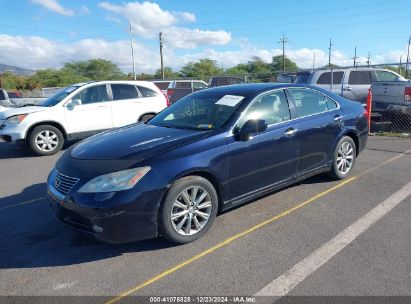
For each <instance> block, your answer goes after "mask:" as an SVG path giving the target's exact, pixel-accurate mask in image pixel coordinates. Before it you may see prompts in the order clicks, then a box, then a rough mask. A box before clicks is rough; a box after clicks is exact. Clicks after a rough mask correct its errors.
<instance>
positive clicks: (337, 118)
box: [334, 115, 343, 121]
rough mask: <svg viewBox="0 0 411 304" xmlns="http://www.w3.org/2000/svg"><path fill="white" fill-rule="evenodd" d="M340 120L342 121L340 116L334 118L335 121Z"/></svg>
mask: <svg viewBox="0 0 411 304" xmlns="http://www.w3.org/2000/svg"><path fill="white" fill-rule="evenodd" d="M342 119H343V117H342V116H341V115H336V116H334V120H335V121H341V120H342Z"/></svg>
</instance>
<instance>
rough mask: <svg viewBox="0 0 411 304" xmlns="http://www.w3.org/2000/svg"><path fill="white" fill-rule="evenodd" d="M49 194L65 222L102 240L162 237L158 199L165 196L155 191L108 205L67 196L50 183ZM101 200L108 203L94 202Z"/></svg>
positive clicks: (115, 241)
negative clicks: (98, 206)
mask: <svg viewBox="0 0 411 304" xmlns="http://www.w3.org/2000/svg"><path fill="white" fill-rule="evenodd" d="M47 194H48V198H49V203H50V206H51V208H52V210H53V212H54V214H55V215H56V217H57V218H58V219H59V220H60V221H61V222H62V223H64V224H65V225H67V226H69V227H71V228H73V229H75V230H78V231H81V232H83V233H86V234H88V235H89V236H92V237H94V238H96V239H98V240H101V241H104V242H108V243H129V242H134V241H139V240H143V239H149V238H154V237H157V236H158V226H157V214H158V212H157V210H158V209H157V208H156V207H155V206H156V203H155V201H156V200H158V199H161V198H159V197H157V195H154V196H153V194H152V193H143V194H141V195H140V196H139V197H138V198H136V199H135V200H133V201H131V202H128V203H119V204H117V205H114V204H113V203H112V202H110V203H109V204H108V205H111V207H108V208H105V207H101V208H96V207H91V206H87V205H84V201H83V202H82V203H80V202H79V201H77V200H76V198H75V197H72V196H68V197H65V198H64V197H62V196H60V195H59V193H58V192H56V190H55V189H54V188H53V186H50V184H49V186H48V189H47ZM89 196H90V195H89ZM112 199H115V195H114V196H113V198H112ZM112 199H111V200H112ZM120 200H121V199H120ZM97 203H100V204H101V205H104V202H95V201H94V202H91V205H95V204H97Z"/></svg>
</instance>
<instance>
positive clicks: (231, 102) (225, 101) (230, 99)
mask: <svg viewBox="0 0 411 304" xmlns="http://www.w3.org/2000/svg"><path fill="white" fill-rule="evenodd" d="M243 99H244V97H243V96H236V95H225V96H224V97H223V98H221V99H220V100H219V101H217V102H216V103H215V104H218V105H224V106H229V107H235V106H236V105H237V104H238V103H239V102H240V101H241V100H243Z"/></svg>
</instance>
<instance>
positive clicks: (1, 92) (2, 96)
mask: <svg viewBox="0 0 411 304" xmlns="http://www.w3.org/2000/svg"><path fill="white" fill-rule="evenodd" d="M5 99H6V96H5V94H4V92H3V90H0V100H5Z"/></svg>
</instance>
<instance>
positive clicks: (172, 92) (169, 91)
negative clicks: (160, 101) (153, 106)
mask: <svg viewBox="0 0 411 304" xmlns="http://www.w3.org/2000/svg"><path fill="white" fill-rule="evenodd" d="M173 94H174V90H173V89H167V98H168V99H171V95H173Z"/></svg>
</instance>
